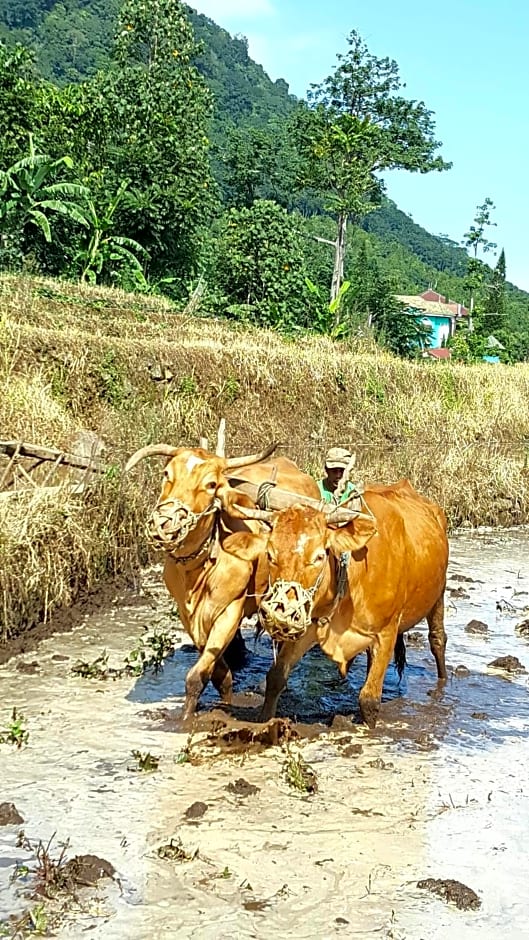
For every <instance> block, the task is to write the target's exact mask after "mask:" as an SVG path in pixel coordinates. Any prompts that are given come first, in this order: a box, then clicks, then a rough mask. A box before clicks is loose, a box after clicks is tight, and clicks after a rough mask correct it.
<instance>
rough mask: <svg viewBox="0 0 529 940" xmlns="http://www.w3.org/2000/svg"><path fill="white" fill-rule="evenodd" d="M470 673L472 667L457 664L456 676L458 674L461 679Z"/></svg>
mask: <svg viewBox="0 0 529 940" xmlns="http://www.w3.org/2000/svg"><path fill="white" fill-rule="evenodd" d="M469 675H470V669H467V667H466V666H463V665H460V666H456V668H455V669H454V676H457V677H458V678H459V679H463V678H464V677H465V676H469Z"/></svg>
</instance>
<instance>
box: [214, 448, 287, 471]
mask: <svg viewBox="0 0 529 940" xmlns="http://www.w3.org/2000/svg"><path fill="white" fill-rule="evenodd" d="M276 447H279V441H274V443H273V444H269V446H268V447H265V449H264V450H262V451H261V453H260V454H246V456H244V457H229V458H228V460H227V461H226V470H237V469H238V468H239V467H247V466H249V465H250V464H251V463H261V461H262V460H266V458H267V457H269V456H270V454H273V453H274V451H275V449H276Z"/></svg>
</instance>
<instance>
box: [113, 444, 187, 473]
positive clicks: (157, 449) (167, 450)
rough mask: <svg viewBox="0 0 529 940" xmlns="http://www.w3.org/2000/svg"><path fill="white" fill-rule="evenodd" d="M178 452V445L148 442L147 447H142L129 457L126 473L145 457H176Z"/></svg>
mask: <svg viewBox="0 0 529 940" xmlns="http://www.w3.org/2000/svg"><path fill="white" fill-rule="evenodd" d="M177 452H178V447H173V446H172V444H147V446H146V447H140V449H139V450H137V451H136V453H135V454H133V455H132V457H129V459H128V460H127V463H126V464H125V473H128V472H129V470H132V468H133V467H135V466H136V464H137V463H139V462H140V460H143V459H144V457H174V455H175V454H176V453H177Z"/></svg>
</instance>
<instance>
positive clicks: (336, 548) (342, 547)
mask: <svg viewBox="0 0 529 940" xmlns="http://www.w3.org/2000/svg"><path fill="white" fill-rule="evenodd" d="M327 531H328V536H327V537H328V545H329V548H330V550H331V552H332V553H333V555H336V556H337V557H339V556H340V555H341V553H342V552H353V553H354V552H359V551H361V549H363V548H365V546H366V545H367V543H368V542H369V541H370V539H372V538H373V536H374V535H376V534H377V527H376V523H375V520H374V519H373V520H371V519H355V520H354V522H349V523H348V524H347V525H346V526H342V527H341V528H339V529H328V530H327Z"/></svg>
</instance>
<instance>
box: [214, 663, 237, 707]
mask: <svg viewBox="0 0 529 940" xmlns="http://www.w3.org/2000/svg"><path fill="white" fill-rule="evenodd" d="M211 681H212V683H213V685H214V686H215V688H216V690H217V692H218V693H219V695H220V697H221V699H222V701H223V702H226V704H228V705H229V704H230V702H231V693H232V690H233V679H232V674H231V669H230V668H229V666H228V664H227V662H226V660H225V659H224V656H221V658H220V659H219V660H218V662H216V663H215V666H214V669H213V672H212V674H211Z"/></svg>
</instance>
